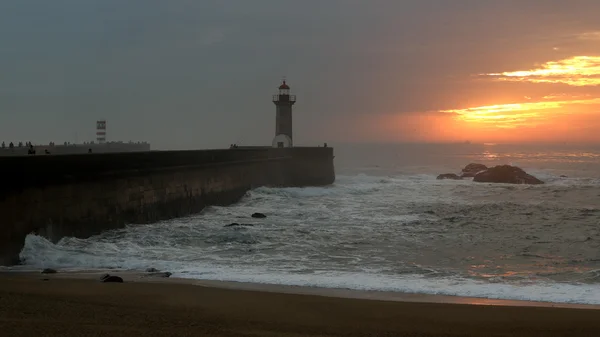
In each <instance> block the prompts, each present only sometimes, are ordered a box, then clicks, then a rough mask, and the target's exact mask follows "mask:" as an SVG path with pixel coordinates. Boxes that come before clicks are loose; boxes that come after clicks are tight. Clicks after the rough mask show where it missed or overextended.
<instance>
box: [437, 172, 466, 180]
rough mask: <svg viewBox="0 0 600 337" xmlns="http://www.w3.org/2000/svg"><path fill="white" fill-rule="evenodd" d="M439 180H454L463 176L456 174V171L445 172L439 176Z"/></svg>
mask: <svg viewBox="0 0 600 337" xmlns="http://www.w3.org/2000/svg"><path fill="white" fill-rule="evenodd" d="M437 179H438V180H442V179H452V180H461V179H462V177H459V176H458V175H456V174H454V173H444V174H440V175H439V176H437Z"/></svg>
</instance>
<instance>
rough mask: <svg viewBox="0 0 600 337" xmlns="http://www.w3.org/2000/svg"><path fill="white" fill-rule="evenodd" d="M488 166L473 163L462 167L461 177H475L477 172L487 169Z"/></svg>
mask: <svg viewBox="0 0 600 337" xmlns="http://www.w3.org/2000/svg"><path fill="white" fill-rule="evenodd" d="M487 169H488V167H487V166H485V165H483V164H477V163H471V164H469V165H467V166H465V168H464V169H462V174H461V175H460V176H461V178H470V177H474V176H475V175H476V174H477V173H479V172H481V171H485V170H487Z"/></svg>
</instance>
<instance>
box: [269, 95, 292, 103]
mask: <svg viewBox="0 0 600 337" xmlns="http://www.w3.org/2000/svg"><path fill="white" fill-rule="evenodd" d="M273 102H296V95H273Z"/></svg>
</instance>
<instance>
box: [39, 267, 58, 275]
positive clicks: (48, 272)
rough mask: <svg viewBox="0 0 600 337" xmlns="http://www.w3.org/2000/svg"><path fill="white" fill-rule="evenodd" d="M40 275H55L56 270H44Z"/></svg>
mask: <svg viewBox="0 0 600 337" xmlns="http://www.w3.org/2000/svg"><path fill="white" fill-rule="evenodd" d="M42 274H56V270H55V269H52V268H45V269H44V270H42Z"/></svg>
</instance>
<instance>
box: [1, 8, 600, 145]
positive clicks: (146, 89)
mask: <svg viewBox="0 0 600 337" xmlns="http://www.w3.org/2000/svg"><path fill="white" fill-rule="evenodd" d="M597 13H600V1H597V0H569V1H563V0H502V1H497V0H452V1H448V0H369V1H366V0H364V1H363V0H327V1H322V0H320V1H317V0H304V1H292V0H278V1H275V0H252V1H247V0H203V1H192V0H172V1H162V0H128V1H120V0H94V1H93V0H53V1H47V0H22V1H2V2H0V41H1V43H0V141H3V140H6V141H7V142H8V141H32V142H34V143H48V142H49V141H55V142H63V141H70V142H82V141H90V140H93V139H94V138H95V130H94V129H95V122H96V120H99V119H105V120H107V138H108V139H109V140H122V141H129V140H133V141H139V140H144V141H149V142H150V143H151V144H152V147H153V148H157V149H191V148H215V147H227V146H229V144H232V143H237V144H240V145H268V144H270V143H271V140H272V138H273V137H274V132H275V106H274V105H273V103H272V102H271V97H272V94H275V93H276V92H277V87H278V86H279V84H280V82H281V80H282V78H283V77H285V78H286V80H287V83H288V84H289V85H290V86H291V88H292V93H294V94H296V95H297V100H298V102H297V103H296V105H295V106H294V142H295V143H296V144H303V145H318V144H322V143H323V142H329V143H336V142H463V141H472V142H593V143H599V142H600V118H599V117H600V115H599V114H600V86H599V84H600V20H598V15H597Z"/></svg>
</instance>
